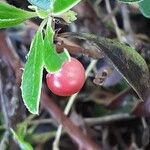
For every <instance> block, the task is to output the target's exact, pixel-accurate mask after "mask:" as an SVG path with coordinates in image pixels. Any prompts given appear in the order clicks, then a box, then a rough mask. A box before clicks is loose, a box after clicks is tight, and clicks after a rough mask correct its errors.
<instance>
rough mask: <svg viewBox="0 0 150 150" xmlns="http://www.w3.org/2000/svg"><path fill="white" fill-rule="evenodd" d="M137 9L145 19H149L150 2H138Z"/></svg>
mask: <svg viewBox="0 0 150 150" xmlns="http://www.w3.org/2000/svg"><path fill="white" fill-rule="evenodd" d="M139 9H140V11H141V12H142V14H143V15H144V16H145V17H147V18H150V0H143V1H141V2H139Z"/></svg>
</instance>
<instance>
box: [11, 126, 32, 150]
mask: <svg viewBox="0 0 150 150" xmlns="http://www.w3.org/2000/svg"><path fill="white" fill-rule="evenodd" d="M11 132H12V134H13V136H14V138H15V140H16V141H17V142H18V144H19V146H20V148H21V149H22V150H33V147H32V146H31V144H30V143H28V142H26V141H24V139H23V138H22V137H21V136H19V135H17V133H15V131H14V130H13V129H11Z"/></svg>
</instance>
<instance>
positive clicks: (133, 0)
mask: <svg viewBox="0 0 150 150" xmlns="http://www.w3.org/2000/svg"><path fill="white" fill-rule="evenodd" d="M119 1H120V2H124V3H133V2H140V1H143V0H119Z"/></svg>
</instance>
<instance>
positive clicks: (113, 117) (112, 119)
mask: <svg viewBox="0 0 150 150" xmlns="http://www.w3.org/2000/svg"><path fill="white" fill-rule="evenodd" d="M133 118H135V117H134V116H131V115H129V114H128V113H124V114H114V115H107V116H103V117H97V118H85V122H86V123H87V124H88V125H89V126H92V125H96V124H106V123H110V122H115V121H118V120H125V119H133Z"/></svg>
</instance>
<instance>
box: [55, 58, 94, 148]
mask: <svg viewBox="0 0 150 150" xmlns="http://www.w3.org/2000/svg"><path fill="white" fill-rule="evenodd" d="M96 63H97V60H92V61H91V63H90V64H89V66H88V68H87V69H86V73H85V74H86V78H87V77H88V75H89V73H90V72H91V70H92V69H93V67H94V66H95V64H96ZM77 96H78V93H76V94H74V95H73V96H71V97H70V99H69V102H68V104H67V106H66V108H65V110H64V114H65V115H68V114H69V112H70V109H71V108H72V105H73V103H74V101H75V99H76V97H77ZM61 132H62V125H60V126H59V127H58V129H57V132H56V137H55V140H54V142H53V150H59V148H58V147H59V141H60V137H61Z"/></svg>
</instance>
